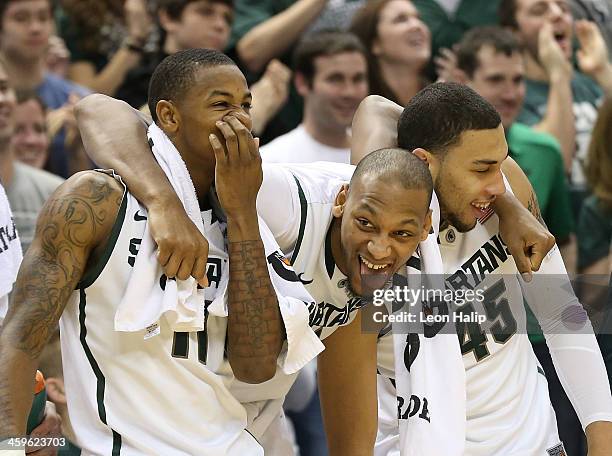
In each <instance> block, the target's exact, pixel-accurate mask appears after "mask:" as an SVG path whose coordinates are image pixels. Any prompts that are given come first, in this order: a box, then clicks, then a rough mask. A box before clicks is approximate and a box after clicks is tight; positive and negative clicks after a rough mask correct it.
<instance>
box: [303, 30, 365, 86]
mask: <svg viewBox="0 0 612 456" xmlns="http://www.w3.org/2000/svg"><path fill="white" fill-rule="evenodd" d="M345 52H359V53H360V54H362V55H363V56H364V57H365V56H366V49H365V47H364V46H363V44H362V43H361V41H360V40H359V38H357V36H356V35H354V34H352V33H349V32H341V31H338V30H323V31H320V32H317V33H313V34H310V35H306V38H304V39H303V40H301V41H300V42H299V43H298V44H297V46H296V48H295V51H294V52H293V70H294V71H295V72H296V73H300V74H302V75H303V76H304V77H305V78H306V80H307V81H308V83H311V82H312V80H313V79H314V76H315V65H314V61H315V59H316V58H317V57H321V56H331V55H337V54H343V53H345Z"/></svg>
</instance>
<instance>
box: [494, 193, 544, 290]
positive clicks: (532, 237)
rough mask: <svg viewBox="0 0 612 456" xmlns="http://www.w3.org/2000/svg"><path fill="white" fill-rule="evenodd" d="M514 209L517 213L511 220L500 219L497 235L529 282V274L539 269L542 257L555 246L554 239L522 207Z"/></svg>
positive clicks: (518, 206)
mask: <svg viewBox="0 0 612 456" xmlns="http://www.w3.org/2000/svg"><path fill="white" fill-rule="evenodd" d="M516 207H517V209H518V212H516V213H514V214H513V219H512V220H505V219H503V218H500V222H499V233H500V235H501V237H502V239H503V240H504V242H505V243H506V245H507V246H508V250H509V251H510V254H511V255H512V257H513V258H514V262H515V263H516V268H517V269H518V271H519V273H520V274H521V275H522V276H523V279H524V280H525V281H526V282H529V281H531V272H532V271H537V270H538V269H540V265H541V264H542V261H543V260H544V257H545V256H546V255H547V254H548V252H549V251H550V249H552V248H553V246H554V245H555V237H554V236H553V235H552V234H550V232H549V231H548V230H547V229H546V227H545V226H544V225H542V224H541V223H540V222H539V221H538V220H537V219H536V218H535V217H534V216H533V215H532V214H531V212H529V211H528V210H527V209H526V208H525V207H524V206H522V205H516Z"/></svg>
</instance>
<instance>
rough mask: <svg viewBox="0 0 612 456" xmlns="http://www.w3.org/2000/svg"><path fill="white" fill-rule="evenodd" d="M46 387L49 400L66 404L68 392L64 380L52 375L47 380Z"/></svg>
mask: <svg viewBox="0 0 612 456" xmlns="http://www.w3.org/2000/svg"><path fill="white" fill-rule="evenodd" d="M45 389H46V390H47V396H49V400H50V401H51V402H54V403H55V404H61V405H66V393H65V391H64V381H63V380H62V379H61V378H58V377H50V378H48V379H46V380H45Z"/></svg>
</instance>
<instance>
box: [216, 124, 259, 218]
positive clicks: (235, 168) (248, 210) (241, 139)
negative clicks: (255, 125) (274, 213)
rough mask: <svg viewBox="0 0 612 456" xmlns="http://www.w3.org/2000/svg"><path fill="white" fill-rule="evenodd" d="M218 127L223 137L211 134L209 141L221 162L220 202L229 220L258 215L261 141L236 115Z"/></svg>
mask: <svg viewBox="0 0 612 456" xmlns="http://www.w3.org/2000/svg"><path fill="white" fill-rule="evenodd" d="M216 125H217V128H218V129H219V131H220V132H221V136H220V137H219V136H217V135H215V134H211V135H210V136H209V141H210V144H211V146H212V148H213V151H214V153H215V158H216V162H217V163H216V166H215V186H216V189H217V196H218V197H219V202H220V203H221V206H222V207H223V210H224V211H225V213H226V214H227V216H228V218H233V217H240V216H245V215H246V216H251V215H254V214H255V201H256V199H257V192H258V191H259V187H261V182H262V180H263V171H262V168H261V156H260V155H259V138H253V136H252V134H251V132H250V131H249V129H248V128H247V127H245V126H244V124H243V123H241V122H240V121H239V120H238V119H237V118H236V117H235V116H233V115H228V116H225V117H224V118H223V120H220V121H217V123H216ZM224 146H225V147H224Z"/></svg>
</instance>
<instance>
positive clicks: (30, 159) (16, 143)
mask: <svg viewBox="0 0 612 456" xmlns="http://www.w3.org/2000/svg"><path fill="white" fill-rule="evenodd" d="M46 115H47V109H46V108H45V106H44V104H43V101H42V100H41V99H40V97H39V96H38V95H36V94H35V93H34V92H20V93H18V94H17V106H16V107H15V132H14V133H13V135H12V136H11V149H12V151H13V155H14V156H15V160H17V161H19V162H21V163H25V164H26V165H30V166H32V167H34V168H38V169H43V168H44V167H45V165H46V163H47V157H48V154H49V136H48V133H47V121H46Z"/></svg>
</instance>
